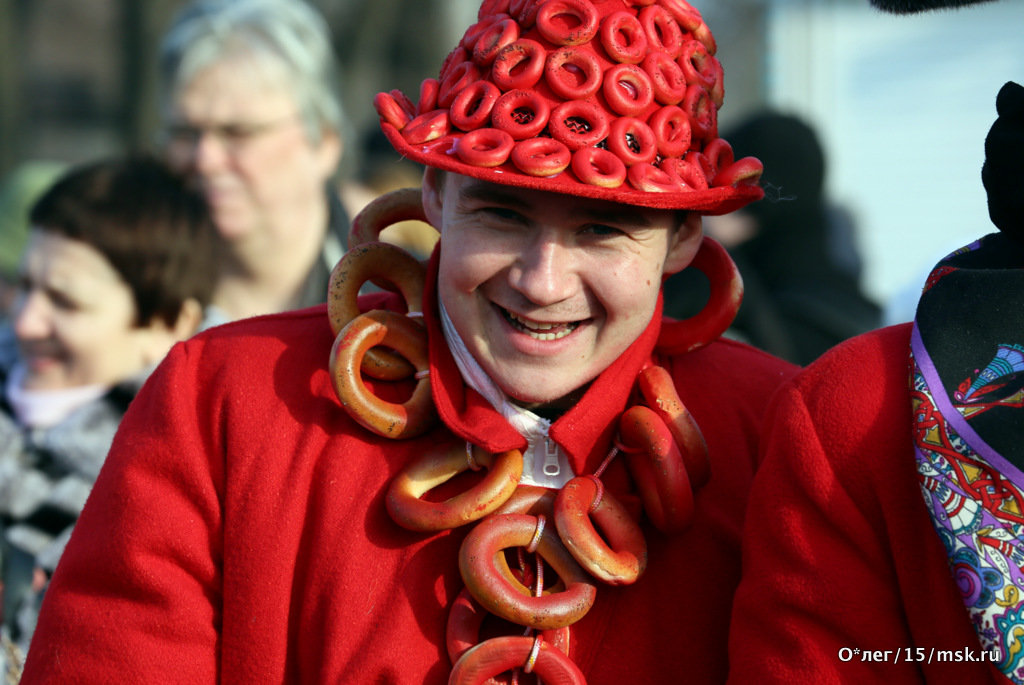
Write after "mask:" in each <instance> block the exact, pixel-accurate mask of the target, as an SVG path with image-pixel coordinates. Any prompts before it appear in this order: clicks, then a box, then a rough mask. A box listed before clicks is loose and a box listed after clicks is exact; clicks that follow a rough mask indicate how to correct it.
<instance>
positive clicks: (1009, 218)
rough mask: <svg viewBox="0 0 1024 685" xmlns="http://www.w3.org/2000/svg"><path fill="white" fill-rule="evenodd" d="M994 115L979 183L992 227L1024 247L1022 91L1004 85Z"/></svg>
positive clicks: (1009, 85) (1009, 84) (1019, 87)
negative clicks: (996, 114)
mask: <svg viewBox="0 0 1024 685" xmlns="http://www.w3.org/2000/svg"><path fill="white" fill-rule="evenodd" d="M996 111H997V112H998V113H999V118H997V119H996V121H995V123H994V124H992V128H991V130H989V132H988V137H986V138H985V164H984V166H982V168H981V182H982V183H984V184H985V191H986V192H987V193H988V215H989V217H990V218H991V219H992V223H994V224H995V225H996V226H997V227H998V228H999V230H1000V231H1002V232H1003V233H1005V234H1006V235H1008V236H1010V237H1012V238H1014V239H1015V240H1017V241H1018V242H1020V243H1024V88H1022V87H1021V86H1020V85H1018V84H1016V83H1014V82H1013V81H1007V82H1006V84H1005V85H1003V87H1002V88H1001V89H1000V90H999V95H998V96H997V97H996Z"/></svg>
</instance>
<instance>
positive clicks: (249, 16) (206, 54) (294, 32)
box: [160, 0, 344, 143]
mask: <svg viewBox="0 0 1024 685" xmlns="http://www.w3.org/2000/svg"><path fill="white" fill-rule="evenodd" d="M240 54H241V55H250V56H252V57H253V58H254V59H256V60H258V61H262V62H263V64H264V65H265V66H266V68H268V69H277V70H279V71H280V74H279V78H280V81H281V85H282V86H283V87H285V88H289V89H291V92H292V93H293V95H294V98H295V103H296V105H297V106H298V108H299V114H300V116H301V118H302V121H303V124H304V126H305V128H306V133H307V135H308V136H309V138H310V140H312V141H313V142H314V143H316V142H319V141H320V139H321V138H322V137H323V135H324V133H325V132H332V133H334V134H336V135H339V136H340V135H341V133H342V127H343V123H344V117H343V112H342V106H341V99H340V96H339V94H338V90H337V83H338V74H337V64H336V61H335V56H334V50H333V47H332V45H331V33H330V31H329V29H328V26H327V22H326V21H325V20H324V18H323V16H322V15H321V14H320V13H319V12H318V11H317V10H316V9H314V8H313V7H311V6H310V5H309V4H307V3H306V2H303V0H196V1H195V2H193V3H192V4H190V5H188V6H187V7H185V8H184V9H183V10H182V11H181V12H180V13H179V14H178V15H177V17H176V19H175V21H174V23H173V24H172V25H171V28H170V29H168V31H167V34H166V35H165V36H164V40H163V43H162V45H161V48H160V74H161V87H162V89H163V93H162V95H163V100H164V102H165V104H166V103H168V102H170V100H171V99H172V98H173V94H174V93H175V92H176V90H177V89H178V88H180V87H183V86H185V85H187V84H188V83H189V82H190V81H191V80H192V79H193V78H194V77H195V76H196V74H197V73H198V72H199V71H201V70H203V69H205V68H207V67H209V66H211V65H213V64H215V63H217V62H219V61H221V60H223V59H226V58H229V57H234V56H237V55H240Z"/></svg>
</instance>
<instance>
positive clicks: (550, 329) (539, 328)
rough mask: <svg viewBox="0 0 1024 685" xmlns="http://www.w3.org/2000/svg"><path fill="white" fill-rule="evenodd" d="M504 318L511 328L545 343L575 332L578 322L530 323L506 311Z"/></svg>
mask: <svg viewBox="0 0 1024 685" xmlns="http://www.w3.org/2000/svg"><path fill="white" fill-rule="evenodd" d="M505 316H506V318H508V320H509V322H511V323H512V325H513V326H515V327H516V328H517V329H518V330H520V331H522V332H523V333H526V334H527V335H528V336H530V337H531V338H533V339H535V340H545V341H547V340H558V339H560V338H564V337H565V336H567V335H569V334H570V333H572V332H573V331H574V330H576V327H577V326H578V325H579V322H578V321H571V322H568V323H541V322H539V321H530V320H529V319H522V318H520V317H518V316H516V315H515V314H513V313H512V312H510V311H508V310H505Z"/></svg>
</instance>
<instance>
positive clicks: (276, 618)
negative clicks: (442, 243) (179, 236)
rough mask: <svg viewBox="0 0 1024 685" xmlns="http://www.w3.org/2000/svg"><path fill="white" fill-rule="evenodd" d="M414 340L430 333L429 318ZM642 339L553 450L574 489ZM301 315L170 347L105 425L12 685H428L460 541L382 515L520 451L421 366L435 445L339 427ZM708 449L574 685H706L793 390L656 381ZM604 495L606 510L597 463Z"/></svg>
mask: <svg viewBox="0 0 1024 685" xmlns="http://www.w3.org/2000/svg"><path fill="white" fill-rule="evenodd" d="M428 320H429V323H430V329H431V330H430V333H431V338H432V339H433V340H435V341H436V340H439V339H440V338H439V333H438V324H437V321H436V320H434V319H432V318H431V317H429V316H428ZM657 330H658V326H657V325H655V324H652V325H651V326H650V327H649V328H648V330H647V331H646V332H645V333H644V334H643V335H642V336H641V338H640V339H638V341H637V342H636V343H634V345H633V346H632V347H631V348H630V349H629V350H627V351H626V352H625V353H624V354H623V356H622V357H621V358H620V359H619V361H618V362H617V363H616V364H614V365H613V366H612V367H610V368H609V369H608V370H607V371H606V372H605V373H604V374H602V376H601V377H599V379H597V380H596V381H595V383H594V384H593V386H592V387H591V388H590V389H589V390H588V392H587V393H586V395H585V396H584V397H583V399H582V400H581V401H580V403H579V404H578V405H577V406H576V407H575V408H574V409H572V410H570V411H569V412H568V413H567V414H565V415H564V416H563V417H562V418H561V419H559V421H557V422H556V424H555V425H554V426H553V427H552V430H551V435H552V437H553V438H554V439H556V440H557V441H558V442H559V443H560V444H561V445H562V446H563V448H564V449H565V450H566V451H567V452H568V453H569V455H570V459H571V461H572V463H573V466H574V468H575V470H576V472H577V473H586V472H589V471H592V470H593V469H594V467H595V466H596V465H597V463H598V462H599V461H600V460H601V459H602V458H603V457H604V456H605V454H606V453H607V451H608V449H609V447H610V439H611V432H612V427H613V425H614V419H615V418H616V417H617V415H618V414H619V413H620V412H621V411H622V410H623V408H624V407H626V406H627V400H628V396H629V393H630V391H631V388H632V384H633V379H634V378H635V376H636V373H637V371H638V369H639V368H640V366H641V365H642V364H643V363H644V362H645V361H646V360H648V359H649V358H650V355H651V350H652V348H653V344H654V341H655V338H656V336H657ZM332 340H333V336H332V335H331V331H330V328H329V326H328V323H327V318H326V314H325V312H324V309H323V308H316V309H310V310H304V311H300V312H294V313H286V314H281V315H275V316H268V317H262V318H258V319H252V320H248V321H244V322H239V323H235V324H230V325H228V326H224V327H221V328H218V329H214V330H212V331H209V332H207V333H205V334H203V335H200V336H198V337H197V338H194V339H193V340H191V341H189V342H187V343H185V344H182V345H179V346H178V347H176V348H175V349H174V350H173V351H172V352H171V354H170V355H169V357H168V358H167V360H166V361H165V363H164V364H163V365H162V366H161V367H160V368H159V369H158V371H157V372H156V374H155V375H154V376H153V378H152V380H151V382H150V383H149V384H148V385H147V386H146V388H144V390H143V392H142V393H141V394H140V395H139V397H138V399H137V400H136V402H135V403H134V404H133V405H132V407H131V409H130V410H129V412H128V415H127V416H126V418H125V421H124V424H123V426H122V429H121V431H120V433H119V435H118V437H117V439H116V441H115V444H114V447H113V449H112V452H111V454H110V457H109V459H108V461H107V463H106V465H105V467H104V470H103V472H102V474H101V476H100V478H99V481H98V482H97V484H96V487H95V489H94V491H93V494H92V497H91V498H90V500H89V502H88V504H87V506H86V509H85V511H84V512H83V514H82V517H81V519H80V521H79V523H78V526H77V529H76V531H75V535H74V538H73V540H72V541H71V543H70V545H69V547H68V549H67V552H66V553H65V555H64V558H63V560H62V563H61V565H60V567H59V568H58V570H57V572H56V574H55V575H54V578H53V580H52V584H51V587H50V589H49V591H48V594H47V597H46V601H45V604H44V608H43V614H42V618H41V620H40V624H39V627H38V629H37V632H36V634H35V641H34V643H33V645H32V647H31V649H30V652H29V659H28V664H27V669H26V672H25V677H24V680H23V682H24V683H25V684H26V685H30V684H31V683H39V682H55V681H62V682H66V681H74V682H96V683H111V682H123V683H130V682H139V683H152V682H181V683H188V684H189V685H197V684H198V683H212V682H217V681H218V680H219V681H220V682H224V683H263V682H266V683H271V682H282V681H287V682H329V683H339V682H345V683H356V682H360V683H369V682H374V683H410V684H412V683H417V684H421V683H444V682H446V679H447V677H448V673H449V670H450V668H451V664H450V663H449V661H448V658H447V656H446V652H445V646H444V629H445V621H446V617H447V611H448V607H449V606H450V605H451V603H452V601H453V600H454V598H455V597H456V595H457V594H458V592H459V591H460V589H461V587H462V581H461V578H460V576H459V572H458V566H457V557H458V549H459V544H460V542H461V540H462V539H463V537H464V535H465V533H466V530H464V529H457V530H455V531H451V532H445V533H439V534H433V535H428V534H420V533H412V532H409V531H406V530H403V529H402V528H399V527H398V526H397V525H396V524H395V523H393V522H392V521H391V519H390V518H389V517H388V514H387V512H386V510H385V506H384V492H385V490H386V488H387V485H388V483H389V481H390V480H391V478H392V476H394V474H395V473H396V471H397V470H398V469H399V468H401V467H402V465H403V464H405V463H406V462H407V461H408V460H409V459H410V458H411V457H413V456H415V455H418V454H420V453H421V452H422V451H423V450H424V449H425V448H426V447H427V446H429V445H432V444H436V443H437V442H438V441H439V440H446V439H450V435H451V431H454V432H455V433H457V434H459V435H464V436H466V437H468V438H470V439H472V440H473V441H474V442H476V443H477V444H480V445H483V446H485V447H487V448H488V449H490V450H492V451H498V450H505V449H508V448H511V447H518V446H523V440H522V438H521V437H520V436H519V435H518V434H517V433H515V432H514V431H512V429H511V427H510V426H509V425H508V424H507V423H505V421H504V420H503V419H501V418H500V417H499V416H498V415H497V414H496V413H495V412H494V411H493V410H491V409H490V408H489V407H487V406H486V405H485V404H484V403H483V402H482V400H481V399H480V398H479V396H477V395H476V393H475V392H471V391H470V392H468V393H467V391H466V389H465V387H464V386H463V384H462V382H461V380H460V378H459V376H458V372H457V370H456V368H455V366H454V362H453V361H452V359H451V357H450V355H449V354H448V351H447V348H446V347H445V345H443V344H440V345H437V344H435V345H432V346H431V356H432V368H431V378H432V379H434V383H433V387H434V393H435V399H436V401H437V403H438V406H439V408H440V409H441V413H442V415H443V416H444V420H445V422H446V423H447V424H448V426H447V427H446V426H440V427H438V428H437V429H436V430H434V431H433V432H431V433H428V434H427V435H425V436H423V437H421V438H416V439H412V440H405V441H394V440H386V439H383V438H378V437H375V436H373V435H371V434H369V433H368V432H366V431H365V430H363V429H361V428H359V427H357V426H356V425H355V424H354V422H353V421H352V420H350V419H349V418H348V417H347V416H346V415H345V414H344V412H343V411H342V410H341V408H340V406H339V402H338V400H337V399H336V397H335V393H334V390H333V388H332V385H331V381H330V378H329V375H328V371H327V359H328V355H329V350H330V347H331V343H332ZM663 361H665V362H666V363H667V365H668V366H669V368H670V370H671V372H672V374H673V376H674V378H675V379H676V383H677V385H678V386H679V388H680V392H681V396H682V399H683V400H684V402H686V403H687V405H688V406H689V407H690V409H691V410H692V413H693V414H694V416H695V417H696V419H697V421H698V422H699V424H700V426H701V428H702V430H703V433H704V436H705V437H706V439H707V442H708V444H709V446H710V450H711V455H712V456H711V459H712V469H713V475H712V477H711V480H710V482H709V483H708V485H706V486H705V487H704V488H703V489H702V490H701V491H700V492H699V494H698V496H697V514H696V520H695V522H694V524H693V526H692V528H691V529H690V530H689V531H688V532H686V533H685V534H683V535H681V536H678V537H671V538H670V537H666V536H663V535H661V534H659V533H657V532H656V531H654V530H653V529H651V528H650V527H649V526H645V532H646V535H647V541H648V545H649V565H648V570H647V573H646V574H645V575H644V576H643V577H642V578H641V579H640V580H639V582H637V583H636V584H635V585H633V586H631V587H628V588H624V589H617V588H613V587H611V586H605V585H601V584H599V586H598V592H597V601H596V603H595V605H594V607H593V608H592V610H591V611H590V612H589V614H587V615H586V616H585V617H584V618H583V619H582V620H581V621H580V622H579V623H577V624H575V625H574V626H573V627H572V629H571V635H572V637H571V641H572V647H571V655H572V658H573V659H574V661H575V662H576V663H577V664H578V665H579V666H580V667H581V668H582V670H583V671H584V673H585V674H586V675H587V677H588V680H589V682H590V683H591V685H599V684H600V683H623V682H672V681H676V680H677V679H678V678H680V677H682V676H684V675H685V677H686V678H687V682H691V683H720V682H722V681H723V680H724V679H725V671H726V648H725V646H726V640H727V631H728V618H729V612H730V605H731V598H732V594H733V590H734V588H735V585H736V583H737V581H738V579H739V535H740V527H741V523H742V519H743V511H744V504H745V501H746V495H747V490H748V487H749V485H750V481H751V479H752V474H753V471H754V466H755V455H756V438H757V431H756V427H757V426H758V424H759V422H760V419H761V417H762V413H763V410H764V408H765V405H766V402H767V399H768V397H769V395H770V394H771V393H772V392H773V391H774V389H775V388H776V387H777V386H778V385H779V384H780V382H781V381H782V380H784V379H785V378H787V377H789V376H790V375H791V373H792V367H790V366H789V365H788V364H785V363H784V362H780V361H778V360H776V359H775V358H772V357H770V356H768V355H766V354H764V353H761V352H758V351H756V350H754V349H752V348H750V347H747V346H745V345H741V344H737V343H733V342H718V343H715V344H713V345H711V346H709V347H708V348H706V349H704V350H702V351H698V352H695V353H691V354H688V355H686V356H683V357H680V358H677V359H672V360H663ZM604 480H605V482H606V485H607V487H608V488H609V489H610V490H611V491H612V492H616V493H618V494H620V495H622V496H625V495H624V494H623V493H624V492H625V491H626V490H627V489H629V487H630V486H629V484H628V481H627V477H626V475H625V467H624V466H623V464H622V463H621V460H616V462H614V463H613V465H612V467H611V468H610V469H609V471H608V472H607V474H606V477H605V479H604Z"/></svg>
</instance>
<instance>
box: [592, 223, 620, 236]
mask: <svg viewBox="0 0 1024 685" xmlns="http://www.w3.org/2000/svg"><path fill="white" fill-rule="evenodd" d="M584 231H585V232H586V233H589V234H591V235H597V236H614V235H620V234H621V233H622V231H621V230H620V229H618V228H615V227H614V226H605V225H604V224H590V225H589V226H587V227H586V228H585V229H584Z"/></svg>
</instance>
